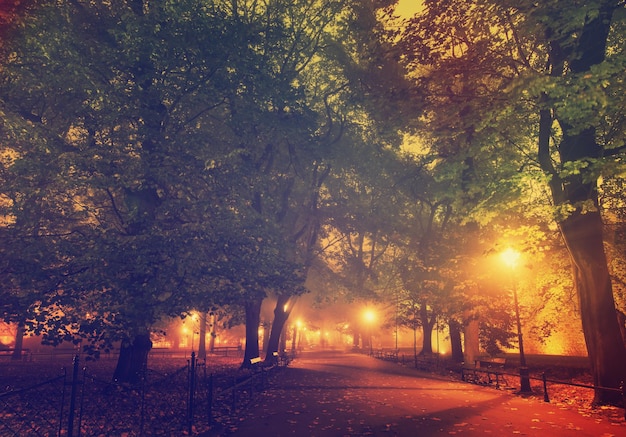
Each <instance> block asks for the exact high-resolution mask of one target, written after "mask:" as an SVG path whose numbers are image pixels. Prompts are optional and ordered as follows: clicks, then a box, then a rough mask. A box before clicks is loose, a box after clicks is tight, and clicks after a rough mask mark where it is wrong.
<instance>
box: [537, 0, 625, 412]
mask: <svg viewBox="0 0 626 437" xmlns="http://www.w3.org/2000/svg"><path fill="white" fill-rule="evenodd" d="M596 6H597V9H596V10H595V11H594V13H593V14H591V13H590V14H589V15H588V17H587V18H588V19H586V20H585V22H584V24H583V26H582V28H581V29H579V30H580V31H579V32H576V33H575V34H576V35H577V36H576V38H575V40H572V41H571V42H572V44H575V46H574V47H572V48H571V50H569V51H567V52H566V51H564V50H561V47H562V45H561V41H558V40H557V41H550V43H551V45H550V47H551V51H550V66H551V70H550V75H551V76H554V77H562V76H563V75H565V74H567V71H566V70H565V69H564V66H565V65H566V64H568V65H569V70H570V72H571V76H573V77H576V76H577V77H586V76H585V75H586V74H592V75H593V73H592V72H591V71H592V68H593V67H594V66H596V65H599V64H601V63H602V62H603V61H604V60H605V57H606V48H607V41H608V35H609V32H610V30H611V26H612V22H613V14H614V13H616V11H618V10H619V9H620V6H619V1H618V0H604V1H601V2H598V3H597V5H596ZM548 30H551V29H548ZM575 98H576V99H580V98H581V97H580V96H578V95H577V96H575ZM566 103H568V104H569V103H572V104H573V103H574V102H566ZM566 113H567V111H566ZM552 114H554V115H556V119H557V121H558V122H559V125H560V128H561V131H562V139H561V141H560V143H559V145H558V152H559V157H560V161H561V162H560V165H561V168H566V166H567V165H568V164H571V163H575V164H576V163H591V164H592V165H590V166H589V167H584V166H583V167H581V170H580V172H568V173H566V175H565V176H564V177H562V178H561V176H560V172H559V171H557V169H555V168H554V166H553V161H552V159H551V153H552V152H551V149H550V137H551V126H552V124H553V119H552ZM539 115H540V131H539V137H538V140H539V143H538V160H539V162H540V163H541V167H542V169H543V170H544V172H545V173H546V174H547V175H549V176H550V179H551V183H550V189H551V192H552V198H553V200H554V204H555V205H556V206H557V207H559V206H564V205H565V206H571V207H574V208H575V210H574V211H573V212H572V213H571V214H570V215H569V216H568V217H566V218H565V219H563V220H562V221H561V222H560V223H559V226H560V230H561V235H562V236H563V239H564V240H565V243H566V245H567V249H568V252H569V254H570V258H571V261H572V270H573V277H574V284H575V286H576V291H577V293H578V298H579V300H580V309H581V319H582V325H583V332H584V335H585V342H586V344H587V352H588V354H589V359H590V362H591V370H592V373H593V378H594V384H595V385H596V386H603V387H610V388H618V387H619V386H620V383H621V382H622V381H624V379H626V366H624V363H626V348H625V347H624V343H623V342H622V338H621V334H620V331H619V326H618V323H617V319H616V317H615V301H614V298H613V290H612V285H611V280H610V276H609V272H608V266H607V262H606V255H605V252H604V243H603V223H602V217H601V215H600V211H599V208H598V187H597V174H596V173H595V172H596V171H597V169H596V168H595V166H594V165H593V162H594V161H595V160H597V159H599V158H602V157H603V156H604V155H605V152H606V151H605V150H603V148H602V147H601V146H600V145H599V144H598V143H597V141H596V127H595V126H594V125H593V123H595V121H594V120H591V119H590V120H583V121H580V120H576V119H574V120H569V119H568V118H567V116H563V117H560V116H559V115H560V113H559V111H558V110H556V111H549V110H547V109H543V110H542V111H540V114H539ZM590 206H592V207H593V208H590ZM621 397H622V396H621V395H620V393H617V392H616V393H613V392H609V391H606V390H596V391H595V396H594V400H593V403H594V404H596V405H598V404H616V403H619V402H620V401H621V399H620V398H621Z"/></svg>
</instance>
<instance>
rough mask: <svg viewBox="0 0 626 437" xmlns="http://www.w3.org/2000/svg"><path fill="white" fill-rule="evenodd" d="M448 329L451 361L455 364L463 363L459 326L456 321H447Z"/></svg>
mask: <svg viewBox="0 0 626 437" xmlns="http://www.w3.org/2000/svg"><path fill="white" fill-rule="evenodd" d="M448 328H449V329H450V347H451V351H452V361H453V362H455V363H462V362H463V346H462V345H461V326H460V325H459V322H457V321H456V320H449V321H448Z"/></svg>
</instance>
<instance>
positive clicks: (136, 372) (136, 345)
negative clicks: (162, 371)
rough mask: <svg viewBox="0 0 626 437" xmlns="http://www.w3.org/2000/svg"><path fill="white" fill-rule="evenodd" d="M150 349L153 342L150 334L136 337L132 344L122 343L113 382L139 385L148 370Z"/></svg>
mask: <svg viewBox="0 0 626 437" xmlns="http://www.w3.org/2000/svg"><path fill="white" fill-rule="evenodd" d="M150 349H152V341H150V334H149V333H144V334H138V335H136V336H135V338H134V339H133V340H132V342H131V341H124V342H122V345H121V346H120V354H119V357H118V359H117V366H116V367H115V372H114V373H113V380H115V381H117V382H123V383H129V384H137V383H139V382H140V381H141V379H142V377H143V376H144V375H145V371H146V369H147V368H148V353H149V352H150Z"/></svg>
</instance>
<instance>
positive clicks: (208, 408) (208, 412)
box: [205, 370, 213, 425]
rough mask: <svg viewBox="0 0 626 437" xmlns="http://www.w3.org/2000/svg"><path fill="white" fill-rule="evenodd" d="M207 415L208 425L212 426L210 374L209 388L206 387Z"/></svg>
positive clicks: (211, 377) (211, 378)
mask: <svg viewBox="0 0 626 437" xmlns="http://www.w3.org/2000/svg"><path fill="white" fill-rule="evenodd" d="M205 371H206V370H205ZM207 415H208V417H209V425H212V424H213V374H212V373H211V374H210V375H209V386H208V387H207Z"/></svg>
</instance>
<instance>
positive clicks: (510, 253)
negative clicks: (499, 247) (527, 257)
mask: <svg viewBox="0 0 626 437" xmlns="http://www.w3.org/2000/svg"><path fill="white" fill-rule="evenodd" d="M500 256H501V257H502V261H504V263H505V264H506V265H507V266H509V267H510V268H512V269H514V268H515V267H517V263H518V262H519V258H520V253H519V252H518V251H517V250H515V249H511V248H510V247H509V248H507V249H506V250H505V251H504V252H502V253H501V254H500Z"/></svg>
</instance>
